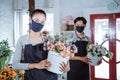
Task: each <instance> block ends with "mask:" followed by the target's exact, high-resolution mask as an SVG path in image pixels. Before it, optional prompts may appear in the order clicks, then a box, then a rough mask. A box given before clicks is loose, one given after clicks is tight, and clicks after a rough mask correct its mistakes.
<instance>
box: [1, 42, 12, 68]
mask: <svg viewBox="0 0 120 80" xmlns="http://www.w3.org/2000/svg"><path fill="white" fill-rule="evenodd" d="M11 53H12V50H11V49H10V47H9V43H8V40H2V41H0V69H2V68H4V67H5V66H6V60H7V58H8V56H9V55H10V54H11Z"/></svg>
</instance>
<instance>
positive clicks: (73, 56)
mask: <svg viewBox="0 0 120 80" xmlns="http://www.w3.org/2000/svg"><path fill="white" fill-rule="evenodd" d="M74 54H75V53H71V54H70V59H71V60H79V61H82V62H85V63H88V61H89V60H88V58H87V56H84V57H80V56H75V55H74Z"/></svg>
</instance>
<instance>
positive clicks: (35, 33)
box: [30, 30, 40, 37]
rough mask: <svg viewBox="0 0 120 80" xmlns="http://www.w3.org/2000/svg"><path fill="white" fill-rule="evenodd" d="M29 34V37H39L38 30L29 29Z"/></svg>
mask: <svg viewBox="0 0 120 80" xmlns="http://www.w3.org/2000/svg"><path fill="white" fill-rule="evenodd" d="M30 36H31V37H40V32H34V31H32V30H31V31H30Z"/></svg>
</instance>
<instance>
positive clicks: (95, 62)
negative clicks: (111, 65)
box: [87, 53, 102, 66]
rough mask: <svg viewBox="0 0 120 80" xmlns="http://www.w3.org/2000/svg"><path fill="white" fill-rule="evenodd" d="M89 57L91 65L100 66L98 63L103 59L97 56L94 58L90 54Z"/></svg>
mask: <svg viewBox="0 0 120 80" xmlns="http://www.w3.org/2000/svg"><path fill="white" fill-rule="evenodd" d="M87 57H88V58H89V59H90V62H89V64H90V65H92V66H98V65H99V64H98V62H99V61H100V60H101V59H102V57H98V56H97V55H94V56H93V55H92V54H91V53H88V54H87Z"/></svg>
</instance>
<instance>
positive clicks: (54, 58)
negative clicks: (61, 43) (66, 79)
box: [47, 51, 69, 74]
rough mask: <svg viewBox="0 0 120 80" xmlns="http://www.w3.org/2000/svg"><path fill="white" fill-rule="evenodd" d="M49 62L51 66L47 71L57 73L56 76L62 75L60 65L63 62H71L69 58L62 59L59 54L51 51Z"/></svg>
mask: <svg viewBox="0 0 120 80" xmlns="http://www.w3.org/2000/svg"><path fill="white" fill-rule="evenodd" d="M47 60H48V61H50V62H51V66H50V67H49V68H48V69H47V70H48V71H50V72H53V73H56V74H62V73H63V72H61V71H60V64H61V63H62V62H64V63H67V62H68V60H69V56H68V57H62V56H61V55H60V54H59V53H57V52H54V51H49V52H48V57H47Z"/></svg>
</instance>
